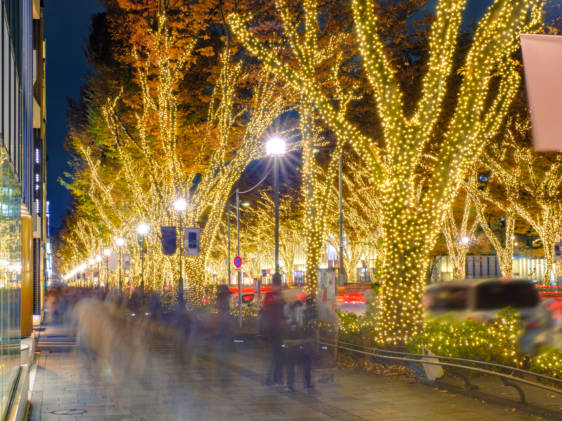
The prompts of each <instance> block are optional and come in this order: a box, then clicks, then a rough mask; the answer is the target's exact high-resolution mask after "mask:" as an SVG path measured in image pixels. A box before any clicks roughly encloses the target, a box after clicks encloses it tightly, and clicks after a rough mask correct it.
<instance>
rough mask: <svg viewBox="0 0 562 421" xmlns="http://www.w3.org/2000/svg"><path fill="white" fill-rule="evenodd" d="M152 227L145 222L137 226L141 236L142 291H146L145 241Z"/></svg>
mask: <svg viewBox="0 0 562 421" xmlns="http://www.w3.org/2000/svg"><path fill="white" fill-rule="evenodd" d="M149 231H150V226H149V225H148V224H146V223H144V222H142V223H140V224H138V225H137V234H138V235H140V236H141V290H143V291H144V240H145V237H146V234H148V232H149Z"/></svg>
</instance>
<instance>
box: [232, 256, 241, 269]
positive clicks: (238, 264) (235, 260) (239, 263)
mask: <svg viewBox="0 0 562 421" xmlns="http://www.w3.org/2000/svg"><path fill="white" fill-rule="evenodd" d="M234 266H235V267H237V268H240V266H242V258H241V257H240V256H236V257H235V258H234Z"/></svg>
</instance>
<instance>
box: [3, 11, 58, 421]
mask: <svg viewBox="0 0 562 421" xmlns="http://www.w3.org/2000/svg"><path fill="white" fill-rule="evenodd" d="M42 16H43V11H42V4H41V0H1V1H0V41H1V42H0V75H1V77H0V95H1V100H0V314H1V317H0V335H1V339H2V346H1V347H0V376H1V377H2V379H4V380H3V381H2V382H0V400H1V402H2V403H5V402H8V401H9V399H8V394H9V393H10V391H11V390H12V382H13V381H15V379H18V378H19V376H18V375H16V373H18V372H19V370H20V363H21V361H20V357H19V350H20V339H21V338H22V337H25V336H28V335H29V334H30V333H31V332H32V315H33V313H34V312H37V313H39V312H40V309H41V305H42V297H43V295H42V294H43V285H44V275H43V271H44V258H45V253H44V247H45V241H46V238H47V233H46V224H45V216H46V204H45V196H46V195H45V193H46V192H45V186H46V185H45V181H46V180H45V179H46V173H45V166H44V163H45V43H44V39H43V18H42ZM7 410H8V408H7V407H5V406H2V407H0V416H1V417H2V419H4V418H5V416H6V411H7Z"/></svg>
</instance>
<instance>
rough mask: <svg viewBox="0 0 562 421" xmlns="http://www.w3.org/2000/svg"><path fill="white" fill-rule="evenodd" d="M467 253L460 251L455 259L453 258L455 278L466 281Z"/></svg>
mask: <svg viewBox="0 0 562 421" xmlns="http://www.w3.org/2000/svg"><path fill="white" fill-rule="evenodd" d="M466 255H467V252H466V251H464V252H463V251H460V252H459V254H458V255H457V256H456V257H455V258H451V262H452V263H453V278H454V279H465V278H466Z"/></svg>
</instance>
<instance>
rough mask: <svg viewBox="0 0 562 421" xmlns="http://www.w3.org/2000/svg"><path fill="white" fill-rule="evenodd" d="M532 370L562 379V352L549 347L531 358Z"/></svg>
mask: <svg viewBox="0 0 562 421" xmlns="http://www.w3.org/2000/svg"><path fill="white" fill-rule="evenodd" d="M531 370H533V371H536V372H537V373H542V374H545V375H547V376H550V377H555V378H557V379H562V352H561V351H557V350H554V349H549V350H548V349H547V350H544V351H543V352H541V353H540V354H538V355H536V356H535V357H533V358H532V359H531Z"/></svg>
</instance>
